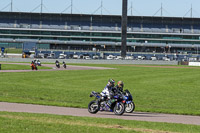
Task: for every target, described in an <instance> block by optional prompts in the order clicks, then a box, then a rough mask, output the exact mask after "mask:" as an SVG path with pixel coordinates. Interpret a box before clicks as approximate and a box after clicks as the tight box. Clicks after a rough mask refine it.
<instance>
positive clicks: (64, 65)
mask: <svg viewBox="0 0 200 133" xmlns="http://www.w3.org/2000/svg"><path fill="white" fill-rule="evenodd" d="M63 67H64V68H65V69H66V67H67V65H66V63H65V62H64V61H63Z"/></svg>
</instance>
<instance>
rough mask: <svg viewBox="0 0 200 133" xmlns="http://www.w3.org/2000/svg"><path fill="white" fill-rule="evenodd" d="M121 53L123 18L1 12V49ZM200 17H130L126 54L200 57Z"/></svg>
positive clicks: (115, 16)
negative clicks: (28, 45) (24, 47)
mask: <svg viewBox="0 0 200 133" xmlns="http://www.w3.org/2000/svg"><path fill="white" fill-rule="evenodd" d="M24 42H36V43H37V49H40V50H42V49H53V50H55V49H56V50H82V51H84V50H87V51H92V50H94V49H95V50H97V51H98V52H101V51H112V52H120V50H121V16H118V15H89V14H56V13H25V12H0V46H4V47H9V46H19V47H22V44H23V43H24ZM199 46H200V18H182V17H151V16H128V25H127V52H154V53H180V52H188V53H193V54H197V53H198V51H199V49H200V48H199Z"/></svg>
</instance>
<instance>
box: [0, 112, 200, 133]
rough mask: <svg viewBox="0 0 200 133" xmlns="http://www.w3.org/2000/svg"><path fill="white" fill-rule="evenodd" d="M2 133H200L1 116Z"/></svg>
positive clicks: (189, 128)
mask: <svg viewBox="0 0 200 133" xmlns="http://www.w3.org/2000/svg"><path fill="white" fill-rule="evenodd" d="M0 125H2V126H0V131H1V132H3V133H10V132H12V133H27V132H28V133H47V132H48V133H74V132H78V133H141V132H146V133H152V132H153V133H161V132H163V133H164V132H170V133H173V132H176V133H177V132H179V133H180V132H181V133H199V131H200V126H195V125H184V124H174V123H173V124H170V123H158V122H142V121H133V120H132V121H131V120H119V119H105V118H90V117H74V116H58V115H47V114H29V113H8V112H0Z"/></svg>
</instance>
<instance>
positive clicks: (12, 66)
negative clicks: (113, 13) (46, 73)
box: [0, 63, 52, 75]
mask: <svg viewBox="0 0 200 133" xmlns="http://www.w3.org/2000/svg"><path fill="white" fill-rule="evenodd" d="M0 64H1V63H0ZM37 67H38V69H52V68H50V67H44V66H37ZM30 69H31V67H30V65H15V64H1V70H30ZM0 75H1V74H0Z"/></svg>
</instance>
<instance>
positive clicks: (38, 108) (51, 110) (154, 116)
mask: <svg viewBox="0 0 200 133" xmlns="http://www.w3.org/2000/svg"><path fill="white" fill-rule="evenodd" d="M2 64H3V63H2ZM5 64H19V65H30V64H28V63H5ZM43 66H47V67H52V68H53V69H40V70H38V71H59V70H92V69H98V70H101V69H113V68H105V67H88V66H71V65H68V66H67V69H64V68H62V66H61V68H59V69H58V68H56V67H55V65H54V64H43ZM0 72H32V70H1V71H0ZM0 111H7V112H27V113H42V114H56V115H69V116H81V117H100V118H113V119H124V120H138V121H150V122H167V123H181V124H192V125H200V116H189V115H174V114H160V113H147V112H133V113H124V114H123V115H122V116H117V115H115V114H114V113H112V112H98V113H97V114H90V113H89V112H88V111H87V109H80V108H69V107H56V106H44V105H33V104H20V103H7V102H0Z"/></svg>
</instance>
